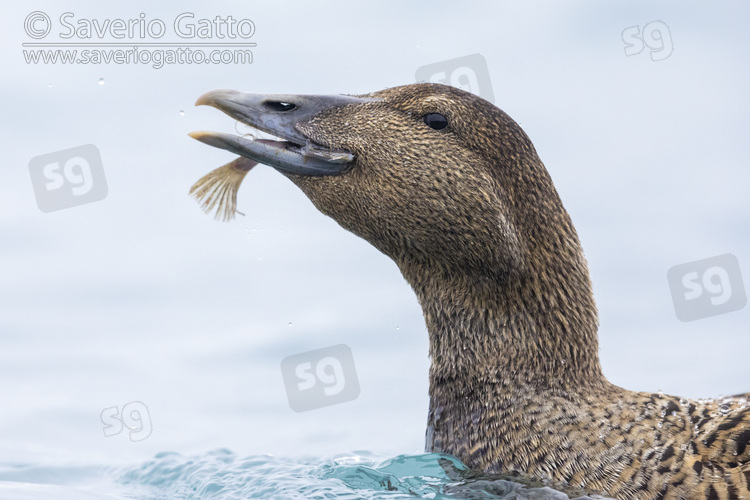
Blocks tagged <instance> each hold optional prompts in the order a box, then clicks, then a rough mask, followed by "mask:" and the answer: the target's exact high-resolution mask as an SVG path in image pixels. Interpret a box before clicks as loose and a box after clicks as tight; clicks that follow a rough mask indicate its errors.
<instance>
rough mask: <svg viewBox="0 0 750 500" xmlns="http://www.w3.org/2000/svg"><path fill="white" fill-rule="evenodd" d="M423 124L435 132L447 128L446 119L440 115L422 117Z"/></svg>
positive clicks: (433, 114) (430, 114)
mask: <svg viewBox="0 0 750 500" xmlns="http://www.w3.org/2000/svg"><path fill="white" fill-rule="evenodd" d="M424 122H425V124H426V125H427V126H428V127H430V128H434V129H435V130H442V129H444V128H445V127H447V126H448V119H447V118H446V117H445V116H443V115H441V114H440V113H427V114H426V115H424Z"/></svg>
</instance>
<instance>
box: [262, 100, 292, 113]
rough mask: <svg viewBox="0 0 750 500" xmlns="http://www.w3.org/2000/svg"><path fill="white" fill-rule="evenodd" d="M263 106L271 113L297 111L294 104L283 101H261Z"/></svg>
mask: <svg viewBox="0 0 750 500" xmlns="http://www.w3.org/2000/svg"><path fill="white" fill-rule="evenodd" d="M263 106H265V107H266V108H268V109H270V110H271V111H293V110H295V109H297V105H296V104H292V103H291V102H284V101H263Z"/></svg>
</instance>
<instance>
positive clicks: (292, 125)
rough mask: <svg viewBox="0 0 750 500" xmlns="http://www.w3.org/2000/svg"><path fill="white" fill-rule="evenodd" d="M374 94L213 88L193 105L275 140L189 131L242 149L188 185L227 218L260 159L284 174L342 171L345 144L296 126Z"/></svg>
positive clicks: (347, 160)
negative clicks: (317, 138)
mask: <svg viewBox="0 0 750 500" xmlns="http://www.w3.org/2000/svg"><path fill="white" fill-rule="evenodd" d="M376 100H378V99H373V98H366V97H355V96H347V95H285V94H246V93H243V92H237V91H235V90H212V91H210V92H207V93H205V94H203V95H202V96H201V97H199V98H198V100H197V101H196V103H195V105H196V106H202V105H206V106H213V107H214V108H216V109H218V110H220V111H223V112H224V113H226V114H228V115H229V116H231V117H232V118H234V119H236V120H238V121H239V122H241V123H244V124H245V125H248V126H250V127H253V128H256V129H258V130H261V131H263V132H266V133H268V134H271V135H273V136H276V137H278V138H279V140H270V139H251V138H247V137H243V136H238V135H233V134H225V133H221V132H205V131H200V132H192V133H190V134H189V135H190V137H192V138H194V139H197V140H199V141H201V142H203V143H205V144H208V145H209V146H214V147H216V148H220V149H226V150H227V151H231V152H232V153H235V154H238V155H240V157H239V158H237V159H235V160H233V161H232V162H230V163H228V164H226V165H224V166H222V167H219V168H217V169H216V170H214V171H212V172H210V173H209V174H207V175H206V176H204V177H203V178H201V179H200V180H199V181H198V182H196V183H195V185H193V187H192V188H191V189H190V194H191V195H192V196H193V197H194V198H196V199H197V200H198V201H199V202H201V203H202V206H203V209H204V211H206V212H212V211H216V217H217V218H219V219H223V220H230V219H232V218H233V217H234V214H235V213H236V212H237V210H236V205H237V190H238V189H239V186H240V184H241V183H242V180H243V179H244V178H245V175H246V174H247V173H248V172H249V171H250V169H252V168H253V167H254V166H255V165H257V164H258V163H263V164H265V165H268V166H271V167H273V168H275V169H276V170H278V171H279V172H281V173H283V174H285V175H302V176H328V175H340V174H342V173H344V172H346V171H347V170H348V169H349V168H350V166H351V164H352V162H353V161H354V155H353V154H352V153H351V152H349V151H346V150H342V149H331V148H328V147H325V146H322V145H320V144H316V143H315V142H313V141H311V140H310V139H309V138H308V137H306V136H305V135H304V134H303V133H302V132H300V130H299V128H298V125H299V124H301V123H306V122H308V121H310V120H311V119H312V118H314V117H315V116H316V115H317V114H319V113H320V112H322V111H324V110H327V109H331V108H335V107H339V106H346V105H350V104H359V103H363V102H369V101H376Z"/></svg>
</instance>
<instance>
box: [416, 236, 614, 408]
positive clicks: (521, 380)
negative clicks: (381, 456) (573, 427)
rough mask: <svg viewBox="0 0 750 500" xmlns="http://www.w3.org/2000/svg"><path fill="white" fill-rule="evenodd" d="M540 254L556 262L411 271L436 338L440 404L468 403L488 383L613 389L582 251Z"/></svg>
mask: <svg viewBox="0 0 750 500" xmlns="http://www.w3.org/2000/svg"><path fill="white" fill-rule="evenodd" d="M532 255H534V253H532ZM537 255H547V256H549V257H550V259H549V260H548V261H546V262H545V261H537V262H529V263H528V264H529V265H528V266H527V267H528V270H527V272H524V273H490V272H489V271H487V270H482V271H476V272H467V271H465V270H463V271H462V272H453V271H452V270H449V269H440V267H439V266H427V267H429V268H423V269H418V268H419V266H408V269H410V270H411V271H407V272H404V274H405V276H406V278H407V280H408V281H409V282H410V283H411V285H412V287H413V288H414V290H415V292H416V294H417V296H418V298H419V301H420V303H421V305H422V309H423V312H424V317H425V321H426V324H427V330H428V333H429V340H430V357H431V360H432V364H431V368H430V395H431V397H432V398H433V399H434V398H439V399H446V398H448V399H453V398H465V397H467V393H469V392H471V391H470V389H471V388H475V387H478V386H482V385H487V384H491V385H495V386H503V387H506V388H507V390H508V391H513V390H524V391H525V392H526V393H528V389H527V388H528V387H533V388H535V391H534V392H537V393H538V392H540V391H544V390H545V389H549V390H553V391H556V392H557V391H560V390H562V391H565V392H575V391H585V390H586V388H595V387H602V386H603V385H604V384H607V382H606V380H605V379H604V377H603V375H602V372H601V366H600V364H599V357H598V341H597V325H598V321H597V313H596V305H595V303H594V299H593V294H592V291H591V284H590V280H589V276H588V270H587V267H586V263H585V260H584V258H583V255H582V253H581V252H580V250H579V251H576V252H572V253H571V255H567V256H566V255H560V253H559V252H557V253H547V252H539V253H537ZM405 269H406V268H404V267H402V270H405ZM413 271H415V272H413ZM451 388H453V389H451ZM522 388H523V389H522Z"/></svg>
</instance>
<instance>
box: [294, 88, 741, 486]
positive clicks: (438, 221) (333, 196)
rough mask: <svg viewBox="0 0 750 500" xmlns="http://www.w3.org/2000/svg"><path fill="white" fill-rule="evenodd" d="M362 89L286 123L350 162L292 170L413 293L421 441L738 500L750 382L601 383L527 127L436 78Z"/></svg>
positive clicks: (589, 306)
mask: <svg viewBox="0 0 750 500" xmlns="http://www.w3.org/2000/svg"><path fill="white" fill-rule="evenodd" d="M366 97H375V98H380V99H381V100H379V101H372V102H365V103H361V104H353V105H347V106H339V107H333V108H330V109H326V110H324V111H322V112H320V113H318V114H317V115H315V116H314V117H313V118H312V119H310V120H308V121H305V122H302V123H298V124H297V125H296V129H297V130H298V131H300V132H301V133H302V134H304V135H305V136H306V137H307V138H309V139H311V140H313V141H314V142H316V143H318V144H319V145H322V146H326V147H329V148H336V149H343V150H347V151H350V152H352V153H354V155H355V156H356V160H355V161H354V163H353V166H352V168H351V169H350V170H349V171H347V172H346V173H344V174H341V175H335V176H323V177H308V176H301V175H292V174H286V175H287V176H288V177H289V178H290V179H291V180H292V181H293V182H294V183H295V184H297V185H298V186H299V187H300V188H301V189H302V190H303V191H304V192H305V193H306V194H307V196H308V197H309V198H310V200H312V202H313V203H314V204H315V206H316V207H317V208H318V209H319V210H320V211H321V212H323V213H324V214H326V215H329V216H331V217H332V218H334V219H335V220H336V221H337V222H338V223H339V224H341V225H342V226H343V227H344V228H346V229H348V230H349V231H352V232H353V233H355V234H357V235H359V236H361V237H363V238H364V239H366V240H367V241H369V242H370V243H372V244H373V245H374V246H375V247H377V248H378V249H379V250H381V251H382V252H383V253H385V254H386V255H388V256H389V257H391V258H392V259H393V260H394V261H395V262H396V264H397V265H398V266H399V268H400V270H401V272H402V273H403V275H404V277H405V278H406V280H407V281H408V282H409V283H410V284H411V286H412V287H413V289H414V291H415V292H416V294H417V296H418V298H419V302H420V304H421V305H422V308H423V311H424V316H425V320H426V323H427V329H428V331H429V340H430V356H431V358H432V366H431V368H430V412H429V417H428V429H427V445H426V449H427V451H436V452H446V453H451V454H453V455H455V456H457V457H458V458H460V459H461V460H462V461H463V462H464V463H466V464H467V465H469V466H470V467H472V468H474V469H477V470H482V471H486V472H508V471H516V472H521V473H525V474H529V475H531V476H536V477H538V478H542V479H551V480H556V481H565V482H567V483H569V484H570V485H571V486H580V487H582V488H584V489H586V490H587V491H589V492H592V493H602V494H606V495H610V496H614V497H616V498H619V499H661V498H665V499H667V498H669V499H672V498H674V499H678V498H684V499H688V498H689V499H693V498H695V499H702V498H706V499H737V498H747V499H750V406H749V405H748V403H747V399H749V398H750V395H747V394H746V395H742V396H735V397H732V398H726V399H725V400H716V401H713V400H708V401H691V400H685V399H680V398H678V397H674V396H668V395H661V394H651V393H642V392H631V391H627V390H625V389H622V388H620V387H617V386H615V385H613V384H611V383H609V382H608V381H607V380H606V379H605V378H604V376H603V374H602V371H601V367H600V364H599V357H598V341H597V326H598V320H597V312H596V305H595V303H594V298H593V296H592V291H591V283H590V280H589V274H588V269H587V265H586V261H585V259H584V256H583V252H582V250H581V246H580V243H579V240H578V236H577V234H576V231H575V229H574V228H573V225H572V223H571V221H570V217H569V216H568V213H567V212H566V211H565V209H564V207H563V205H562V203H561V201H560V198H559V197H558V195H557V192H556V190H555V188H554V186H553V184H552V180H551V179H550V177H549V174H548V173H547V171H546V169H545V167H544V165H543V164H542V162H541V160H540V159H539V157H538V156H537V153H536V151H535V149H534V146H533V145H532V143H531V141H530V140H529V138H528V137H527V136H526V134H525V133H524V132H523V130H522V129H521V127H520V126H519V125H518V124H517V123H515V122H514V121H513V120H512V119H511V118H510V117H508V115H506V114H505V113H504V112H502V111H501V110H499V109H497V108H496V107H494V106H493V105H491V104H490V103H488V102H486V101H484V100H482V99H480V98H479V97H476V96H474V95H472V94H469V93H467V92H463V91H461V90H458V89H455V88H452V87H447V86H442V85H434V84H417V85H408V86H403V87H397V88H392V89H387V90H383V91H380V92H375V93H373V94H369V95H368V96H366ZM427 113H440V114H442V115H444V116H445V117H447V119H448V127H447V128H445V129H443V130H433V129H432V128H430V127H428V126H427V125H425V123H424V121H423V117H424V115H425V114H427Z"/></svg>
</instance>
